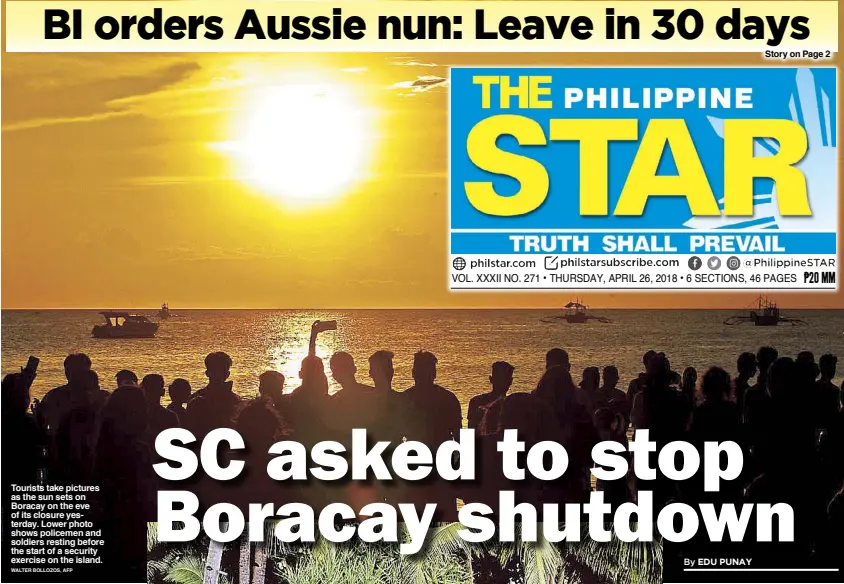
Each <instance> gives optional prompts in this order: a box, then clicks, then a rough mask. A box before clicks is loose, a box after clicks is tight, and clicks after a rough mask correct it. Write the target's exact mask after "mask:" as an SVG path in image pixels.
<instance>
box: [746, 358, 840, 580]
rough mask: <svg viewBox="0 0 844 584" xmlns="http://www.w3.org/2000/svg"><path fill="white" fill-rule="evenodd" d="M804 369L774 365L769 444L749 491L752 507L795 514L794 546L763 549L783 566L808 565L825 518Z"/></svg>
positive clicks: (783, 362) (786, 362)
mask: <svg viewBox="0 0 844 584" xmlns="http://www.w3.org/2000/svg"><path fill="white" fill-rule="evenodd" d="M806 362H807V361H805V360H804V361H803V364H804V365H805V363H806ZM804 365H799V364H797V363H796V361H794V360H792V359H790V358H788V357H781V358H779V359H777V360H776V361H775V362H774V363H773V365H771V368H770V371H769V377H768V393H769V395H770V399H771V404H770V405H771V407H770V411H769V416H768V423H767V425H766V433H765V436H764V440H763V442H761V443H760V444H758V445H757V449H758V453H757V460H758V462H759V466H760V469H761V471H762V472H761V474H759V476H757V477H756V478H755V479H754V480H753V482H752V483H751V484H750V485H749V486H748V487H747V489H746V499H747V502H749V503H756V504H758V503H770V504H774V503H786V504H788V505H791V507H792V509H793V510H794V533H795V535H794V539H795V541H794V542H793V543H787V542H782V543H774V544H768V545H765V546H762V548H763V551H762V553H764V554H766V555H769V556H770V561H776V562H777V563H778V564H780V565H783V564H791V565H797V566H803V565H806V563H807V562H808V561H809V557H810V554H811V552H812V547H813V541H814V537H816V536H817V535H818V534H819V533H820V531H821V529H822V526H823V524H824V521H825V517H826V505H827V501H826V500H825V498H824V496H823V495H824V490H825V489H824V486H823V484H822V482H821V481H819V480H817V465H816V457H815V432H814V427H813V424H812V419H811V415H810V414H811V412H810V409H809V408H808V407H806V405H805V404H806V401H807V400H806V394H807V391H806V387H804V386H803V384H804V383H805V382H807V380H808V378H807V376H806V371H805V368H804ZM752 535H755V534H752ZM749 541H753V540H752V538H751V539H750V540H749ZM760 555H761V554H760Z"/></svg>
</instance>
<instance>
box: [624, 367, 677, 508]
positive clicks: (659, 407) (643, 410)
mask: <svg viewBox="0 0 844 584" xmlns="http://www.w3.org/2000/svg"><path fill="white" fill-rule="evenodd" d="M649 366H650V373H648V374H647V376H646V378H645V379H644V387H643V388H642V391H640V392H639V393H638V394H636V397H635V398H634V401H633V410H632V413H631V420H632V422H633V425H634V426H635V427H636V430H637V431H639V430H648V431H649V434H648V437H649V439H650V441H652V442H655V443H656V445H657V449H661V448H663V447H664V446H665V445H667V444H668V443H670V442H674V441H676V440H682V439H683V438H684V437H685V429H686V425H687V422H688V415H687V414H688V411H689V410H688V407H687V403H686V402H685V400H684V399H683V396H682V395H681V394H680V393H679V392H678V391H677V390H676V389H675V388H674V387H672V386H671V371H670V368H669V367H668V365H667V363H666V361H665V359H664V358H663V357H662V356H661V355H659V354H657V355H655V356H654V357H653V358H652V359H651V361H650V362H649ZM635 480H636V485H637V486H636V491H637V492H638V491H641V490H651V491H654V507H655V508H657V509H660V508H662V506H664V505H665V503H666V502H667V501H668V500H669V499H671V498H673V497H675V496H676V494H677V493H676V489H677V485H676V483H675V482H673V481H670V480H668V479H667V477H665V476H664V475H663V474H662V473H661V472H659V470H657V478H656V480H654V481H648V480H643V479H640V478H638V477H636V479H635Z"/></svg>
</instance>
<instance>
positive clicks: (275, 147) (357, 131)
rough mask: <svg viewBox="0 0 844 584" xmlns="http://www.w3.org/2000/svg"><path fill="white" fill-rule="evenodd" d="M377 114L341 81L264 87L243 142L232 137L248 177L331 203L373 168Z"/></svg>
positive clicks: (288, 199) (268, 189)
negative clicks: (372, 116)
mask: <svg viewBox="0 0 844 584" xmlns="http://www.w3.org/2000/svg"><path fill="white" fill-rule="evenodd" d="M370 124H371V120H370V119H369V114H368V112H367V110H366V109H365V108H364V107H362V105H361V104H360V103H359V102H358V100H357V98H356V96H355V95H354V93H353V92H352V91H350V90H349V88H347V87H345V86H343V85H340V84H335V83H290V84H283V85H275V86H270V87H264V88H262V89H261V90H260V91H258V92H256V96H255V97H254V98H253V101H252V102H251V103H248V104H247V106H246V115H245V117H244V119H243V120H242V121H241V122H240V124H239V126H238V132H239V136H238V138H237V140H236V141H235V142H230V143H227V144H226V149H227V150H231V151H232V153H233V154H234V156H235V158H236V159H237V162H238V166H239V167H240V171H239V174H240V176H241V178H242V179H243V180H244V181H246V182H247V183H249V184H251V185H252V186H254V187H255V188H257V189H259V190H261V191H262V192H265V193H267V194H269V195H271V196H273V197H276V198H278V199H280V200H281V201H282V202H283V203H286V204H290V205H307V204H311V203H325V202H329V201H332V200H334V199H336V198H339V197H341V196H343V195H344V194H346V193H347V192H348V191H349V190H350V189H351V188H352V187H353V186H354V185H355V183H357V182H358V181H359V180H361V178H363V176H364V174H365V172H366V166H367V164H368V161H369V160H368V159H369V155H368V154H369V148H370V147H371V144H370V143H369V139H368V137H369V134H370V130H371V129H370V127H369V126H370Z"/></svg>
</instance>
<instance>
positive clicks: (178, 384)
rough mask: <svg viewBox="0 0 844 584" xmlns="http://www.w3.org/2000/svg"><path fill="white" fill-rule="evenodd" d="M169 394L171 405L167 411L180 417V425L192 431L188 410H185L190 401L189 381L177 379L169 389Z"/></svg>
mask: <svg viewBox="0 0 844 584" xmlns="http://www.w3.org/2000/svg"><path fill="white" fill-rule="evenodd" d="M167 394H168V395H169V396H170V403H169V404H168V406H167V409H168V410H170V411H171V412H173V413H174V414H176V415H177V416H179V425H180V426H181V427H182V428H188V429H190V427H191V425H190V422H189V421H188V410H187V408H185V405H186V404H187V403H188V401H189V400H190V394H191V387H190V382H189V381H188V380H187V379H182V378H181V377H177V378H176V379H174V380H173V382H172V383H171V384H170V387H168V388H167Z"/></svg>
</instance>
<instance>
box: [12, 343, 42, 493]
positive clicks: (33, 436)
mask: <svg viewBox="0 0 844 584" xmlns="http://www.w3.org/2000/svg"><path fill="white" fill-rule="evenodd" d="M37 369H38V359H37V358H36V357H30V358H29V362H27V364H26V366H25V367H22V368H21V370H20V372H19V373H10V374H8V375H6V376H5V377H4V378H3V384H2V404H3V455H2V456H3V483H4V485H10V484H18V485H36V484H43V483H44V481H45V479H46V477H45V467H46V452H47V435H46V434H45V433H44V431H43V430H42V429H41V427H40V426H39V425H38V424H37V423H36V421H35V416H33V415H32V414H31V413H30V403H31V396H30V388H31V387H32V382H33V381H34V380H35V374H36V370H37Z"/></svg>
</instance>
